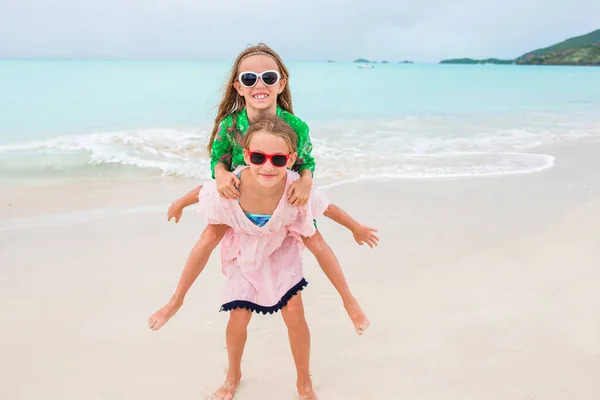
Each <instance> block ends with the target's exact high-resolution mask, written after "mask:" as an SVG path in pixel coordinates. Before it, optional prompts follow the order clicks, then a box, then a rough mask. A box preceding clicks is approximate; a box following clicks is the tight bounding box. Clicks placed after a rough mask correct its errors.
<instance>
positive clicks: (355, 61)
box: [352, 58, 413, 64]
mask: <svg viewBox="0 0 600 400" xmlns="http://www.w3.org/2000/svg"><path fill="white" fill-rule="evenodd" d="M352 62H354V63H359V64H377V63H378V61H371V60H367V59H366V58H357V59H356V60H354V61H352ZM381 63H382V64H389V63H390V62H389V61H388V60H383V61H381ZM399 64H413V62H412V61H402V62H400V63H399Z"/></svg>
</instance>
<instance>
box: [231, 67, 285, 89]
mask: <svg viewBox="0 0 600 400" xmlns="http://www.w3.org/2000/svg"><path fill="white" fill-rule="evenodd" d="M258 78H260V79H261V80H262V81H263V83H264V84H265V85H266V86H273V85H276V84H277V82H279V79H281V75H280V74H279V72H278V71H275V70H269V71H265V72H263V73H260V74H259V73H256V72H252V71H246V72H242V73H240V75H239V76H238V81H239V82H240V83H241V84H242V86H244V87H247V88H251V87H252V86H254V85H256V83H257V82H258Z"/></svg>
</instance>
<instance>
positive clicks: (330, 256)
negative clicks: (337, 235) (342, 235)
mask: <svg viewBox="0 0 600 400" xmlns="http://www.w3.org/2000/svg"><path fill="white" fill-rule="evenodd" d="M303 240H304V244H305V245H306V247H307V248H308V249H309V250H310V251H311V253H313V254H314V255H315V257H316V259H317V261H318V263H319V266H320V267H321V269H322V270H323V272H324V273H325V275H326V276H327V278H328V279H329V281H330V282H331V284H332V285H333V287H335V289H336V290H337V291H338V293H339V294H340V296H341V298H342V301H343V302H344V308H345V309H346V312H347V313H348V315H349V316H350V319H351V320H352V323H353V324H354V330H356V333H358V334H359V335H362V334H363V332H364V331H365V330H366V329H367V328H368V327H369V325H370V322H369V320H368V318H367V316H366V314H365V313H364V311H363V310H362V308H360V305H359V304H358V301H357V300H356V298H355V297H354V295H352V292H350V288H349V287H348V282H347V281H346V277H345V276H344V272H343V271H342V267H341V266H340V262H339V261H338V259H337V257H336V256H335V253H334V252H333V250H331V247H329V245H328V244H327V243H326V242H325V239H323V236H322V235H321V233H320V232H319V231H318V230H317V233H315V234H314V235H313V236H311V237H309V238H307V237H305V238H303Z"/></svg>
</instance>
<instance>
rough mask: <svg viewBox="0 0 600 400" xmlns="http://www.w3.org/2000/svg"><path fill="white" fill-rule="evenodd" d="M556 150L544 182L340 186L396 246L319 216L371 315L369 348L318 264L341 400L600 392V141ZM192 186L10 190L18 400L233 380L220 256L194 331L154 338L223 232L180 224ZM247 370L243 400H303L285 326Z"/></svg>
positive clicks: (265, 340)
mask: <svg viewBox="0 0 600 400" xmlns="http://www.w3.org/2000/svg"><path fill="white" fill-rule="evenodd" d="M549 151H552V154H554V155H556V156H557V164H556V166H555V168H553V169H551V170H549V171H546V172H542V173H538V174H532V175H523V176H512V177H504V178H487V179H473V180H456V181H438V182H410V181H391V182H371V183H366V182H363V183H356V184H350V185H345V186H339V187H335V188H332V189H328V190H327V192H328V193H329V194H330V196H331V198H332V199H333V200H334V201H335V202H336V203H337V204H338V205H340V206H342V207H343V208H345V209H347V210H348V211H350V212H351V213H353V214H354V215H355V216H356V217H357V218H358V219H360V220H361V221H363V222H364V223H366V224H371V225H374V226H376V227H378V228H379V229H380V234H381V238H382V241H381V245H380V247H379V248H377V249H375V250H370V249H368V248H361V247H359V246H357V245H356V244H354V242H353V240H352V238H351V235H350V234H349V233H347V232H345V231H344V229H343V228H341V227H338V226H336V225H335V224H333V223H331V222H330V221H327V220H325V219H322V220H320V221H319V224H320V228H321V230H322V232H323V235H324V236H325V238H326V239H327V240H328V242H329V243H330V244H331V245H332V247H333V248H334V250H335V251H336V253H337V254H338V256H339V258H340V260H341V262H342V264H343V267H344V270H345V271H346V274H347V277H348V279H349V281H350V284H351V287H352V288H353V290H354V292H355V294H356V295H357V297H358V298H359V300H360V301H361V302H362V304H363V305H364V308H365V310H366V311H367V312H368V313H369V316H370V318H371V321H372V325H371V327H370V328H369V330H368V331H367V333H365V335H363V336H362V337H358V336H356V335H355V334H354V331H353V329H352V325H351V323H350V322H349V320H348V318H347V316H346V314H345V313H344V311H343V308H342V306H341V303H340V301H339V299H338V298H337V295H336V293H335V292H334V290H333V288H332V287H331V286H330V285H329V283H328V281H327V280H326V278H325V277H324V275H323V274H322V272H321V271H320V269H319V267H318V266H317V264H316V262H315V260H314V257H313V256H312V255H311V254H310V253H308V252H307V253H306V257H305V259H306V277H307V280H308V281H309V286H308V287H307V288H306V289H305V291H304V292H303V298H304V301H305V307H306V312H307V319H308V321H309V325H310V327H311V332H312V374H313V379H314V383H315V386H316V389H317V390H318V393H319V394H320V395H321V397H320V398H321V399H325V400H326V399H335V400H337V399H340V400H350V399H361V400H363V399H364V400H367V399H382V400H387V399H400V398H402V399H420V400H426V399H436V400H437V399H444V400H452V399H478V400H479V399H485V400H493V399H502V400H505V399H545V400H546V399H560V400H565V399H569V400H575V399H590V400H597V399H599V398H600V312H599V310H600V288H599V286H600V156H599V155H600V145H599V144H585V145H577V144H573V145H568V146H567V145H563V146H562V147H561V148H555V149H549ZM192 186H193V183H191V182H190V181H175V180H161V181H157V180H143V181H139V182H128V181H117V182H110V181H104V182H103V181H100V180H98V181H92V182H71V183H69V184H62V185H58V186H56V185H50V186H45V187H41V186H30V187H14V186H8V185H2V187H1V188H0V304H2V311H1V316H2V318H1V321H2V329H1V330H0V399H3V400H4V399H6V400H20V399H36V400H38V399H61V400H66V399H77V400H80V399H91V400H100V399H102V400H113V399H127V400H129V399H201V398H203V397H204V396H206V395H208V394H210V393H211V392H212V391H213V390H214V389H215V388H216V387H218V386H219V384H220V383H221V381H222V379H223V377H224V369H225V365H226V353H225V346H224V330H225V323H226V321H227V314H225V313H219V312H218V309H219V306H220V299H221V295H220V291H221V288H222V285H223V278H222V276H221V275H220V271H219V264H218V253H215V254H214V255H213V257H212V259H211V261H210V263H209V265H208V267H207V268H206V270H205V271H204V273H203V274H202V275H201V276H200V278H199V279H198V281H197V282H196V284H195V285H194V287H193V288H192V290H191V291H190V293H189V295H188V298H187V300H186V303H185V304H184V306H183V308H182V309H181V310H180V312H179V313H178V314H177V315H176V316H175V318H174V319H173V320H171V321H170V322H169V323H168V324H167V325H166V326H165V327H164V328H163V329H161V330H160V331H158V332H152V331H150V330H149V329H148V328H147V325H146V320H147V317H148V316H149V315H150V314H151V313H152V312H153V311H154V310H155V309H156V308H158V307H159V306H161V305H162V304H163V303H164V302H165V301H167V300H168V298H169V297H170V295H171V292H172V290H173V288H174V286H175V284H176V281H177V279H178V276H179V273H180V271H181V269H182V267H183V263H184V261H185V259H186V257H187V254H188V252H189V249H190V248H191V246H192V245H193V243H194V242H195V240H196V238H197V236H198V235H199V233H200V232H201V230H202V229H203V227H204V225H203V223H202V222H201V221H199V219H198V218H197V217H196V215H195V214H194V212H193V210H191V209H190V210H189V211H188V212H186V214H185V215H184V218H183V220H182V222H181V223H180V224H178V225H175V224H173V223H170V224H168V223H167V222H166V218H165V216H166V215H165V214H166V206H167V205H168V203H169V201H170V200H171V199H173V198H175V197H176V196H178V195H180V194H183V193H184V192H185V191H186V190H188V189H190V188H191V187H192ZM51 189H54V190H51ZM376 193H377V194H376ZM74 210H75V211H76V212H75V213H73V211H74ZM90 210H91V211H90ZM243 369H244V379H243V385H242V387H241V389H240V391H239V394H238V396H236V399H250V400H258V399H277V400H285V399H294V398H295V390H294V388H295V373H294V367H293V362H292V357H291V354H290V351H289V347H288V343H287V336H286V332H285V327H284V324H283V321H282V320H281V316H280V315H279V314H277V315H272V316H262V315H256V316H255V317H254V319H253V321H252V322H251V324H250V333H249V340H248V345H247V349H246V353H245V355H244V362H243Z"/></svg>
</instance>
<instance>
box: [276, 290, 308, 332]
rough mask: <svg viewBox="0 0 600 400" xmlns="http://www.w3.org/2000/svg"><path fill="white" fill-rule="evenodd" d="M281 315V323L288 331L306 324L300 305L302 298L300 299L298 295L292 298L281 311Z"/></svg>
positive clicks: (302, 307) (302, 306) (301, 305)
mask: <svg viewBox="0 0 600 400" xmlns="http://www.w3.org/2000/svg"><path fill="white" fill-rule="evenodd" d="M281 315H282V316H283V321H284V322H285V324H286V326H287V327H288V329H289V328H294V327H297V326H298V325H301V324H305V323H306V319H305V318H304V305H303V304H302V297H300V294H297V295H295V296H294V297H292V299H291V300H290V301H289V302H288V303H287V304H286V306H285V307H283V308H282V309H281Z"/></svg>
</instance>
